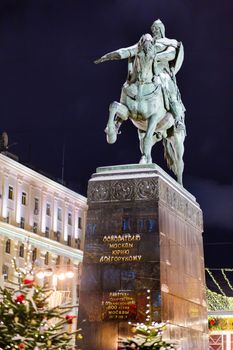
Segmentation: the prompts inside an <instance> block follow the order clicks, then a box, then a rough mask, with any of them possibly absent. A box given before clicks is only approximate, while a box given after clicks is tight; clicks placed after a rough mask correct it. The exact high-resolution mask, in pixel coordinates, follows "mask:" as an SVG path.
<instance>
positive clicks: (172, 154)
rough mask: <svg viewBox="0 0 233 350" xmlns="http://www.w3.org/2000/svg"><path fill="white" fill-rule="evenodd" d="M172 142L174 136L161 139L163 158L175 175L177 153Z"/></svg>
mask: <svg viewBox="0 0 233 350" xmlns="http://www.w3.org/2000/svg"><path fill="white" fill-rule="evenodd" d="M174 143H175V140H174V136H170V137H169V138H166V139H163V146H164V158H165V159H166V161H167V166H168V168H169V169H171V170H172V171H173V173H174V174H175V175H177V173H178V171H177V153H176V149H175V145H174Z"/></svg>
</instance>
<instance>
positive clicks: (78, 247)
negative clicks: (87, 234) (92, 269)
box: [75, 238, 81, 249]
mask: <svg viewBox="0 0 233 350" xmlns="http://www.w3.org/2000/svg"><path fill="white" fill-rule="evenodd" d="M75 243H76V245H77V249H80V246H81V240H80V238H76V239H75Z"/></svg>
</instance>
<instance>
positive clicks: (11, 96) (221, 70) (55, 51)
mask: <svg viewBox="0 0 233 350" xmlns="http://www.w3.org/2000/svg"><path fill="white" fill-rule="evenodd" d="M157 18H160V19H161V20H162V21H163V22H164V24H165V26H166V36H167V37H168V38H175V39H177V40H179V41H182V42H183V44H184V48H185V61H184V63H183V66H182V69H181V70H180V72H179V73H178V74H177V81H178V86H179V89H180V91H181V94H182V99H183V102H184V104H185V107H186V109H187V111H186V126H187V134H188V136H187V138H186V141H185V155H184V161H185V172H184V187H185V188H186V189H188V190H189V191H190V192H191V193H193V194H194V195H195V196H196V197H197V200H198V202H199V203H200V205H201V207H202V209H203V211H204V220H205V229H204V235H203V237H204V243H205V261H206V266H207V267H231V268H233V254H232V251H233V165H232V160H233V133H232V130H233V122H232V118H233V115H232V109H233V108H232V100H233V94H232V93H233V83H232V79H233V74H232V73H233V72H232V70H233V69H232V68H233V64H232V62H233V21H232V18H233V3H232V1H231V0H221V1H217V0H205V1H203V0H96V1H94V0H92V1H88V0H85V1H81V0H73V1H71V0H63V1H61V0H46V1H44V0H40V1H38V0H27V1H26V0H20V1H19V0H14V1H13V0H5V1H4V0H1V2H0V116H1V125H0V131H1V132H2V131H4V130H6V131H7V132H8V135H9V144H10V145H11V144H14V143H17V144H16V145H12V146H11V147H10V149H9V151H10V152H12V153H15V154H17V155H18V156H19V158H20V161H21V162H23V163H24V164H27V165H28V164H30V166H33V167H34V168H35V169H36V170H40V171H43V172H45V173H46V174H50V175H51V176H53V177H54V178H61V174H62V158H63V156H62V155H63V152H64V155H65V157H64V159H65V172H64V178H65V181H66V184H67V186H68V187H70V188H72V189H75V190H76V191H78V192H79V193H81V194H83V195H86V187H87V181H88V179H89V178H90V176H91V174H92V173H93V172H95V169H96V167H98V166H105V165H116V164H126V163H137V162H138V161H139V159H140V152H139V147H138V140H137V132H136V128H135V127H133V125H132V124H131V123H130V122H127V123H125V124H124V125H123V127H122V130H121V131H122V134H121V135H120V136H119V138H118V141H117V143H116V144H114V145H108V144H107V142H106V140H105V134H104V131H103V130H104V128H105V125H106V122H107V117H108V106H109V104H110V103H111V102H112V101H114V100H119V96H120V90H121V86H122V84H123V82H124V81H125V79H126V74H127V61H126V60H125V61H114V62H106V63H103V64H101V65H95V64H93V61H94V60H95V59H96V58H98V57H100V56H102V55H103V54H104V53H106V52H109V51H112V50H114V49H117V48H120V47H126V46H129V45H132V44H134V43H136V42H137V41H138V40H139V38H140V36H141V35H142V34H143V33H146V32H150V26H151V24H152V22H153V21H154V20H155V19H157ZM153 160H154V162H156V163H158V164H159V165H160V166H161V167H163V168H164V169H165V170H166V165H165V162H164V160H163V149H162V145H156V146H155V147H154V150H153ZM231 274H232V276H230V273H229V274H228V277H231V282H232V283H233V273H231ZM222 283H223V282H222ZM208 285H209V286H210V287H211V288H213V285H211V281H209V279H208ZM225 291H226V293H228V295H233V292H232V291H231V290H230V289H229V288H228V289H227V286H226V287H225Z"/></svg>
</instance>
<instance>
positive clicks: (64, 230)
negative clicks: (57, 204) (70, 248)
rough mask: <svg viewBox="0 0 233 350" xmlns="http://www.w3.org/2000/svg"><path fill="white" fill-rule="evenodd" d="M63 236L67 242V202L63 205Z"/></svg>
mask: <svg viewBox="0 0 233 350" xmlns="http://www.w3.org/2000/svg"><path fill="white" fill-rule="evenodd" d="M63 236H64V241H65V242H67V239H68V202H65V203H64V205H63Z"/></svg>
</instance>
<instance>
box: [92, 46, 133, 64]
mask: <svg viewBox="0 0 233 350" xmlns="http://www.w3.org/2000/svg"><path fill="white" fill-rule="evenodd" d="M137 50H138V44H135V45H133V46H130V47H126V48H122V49H119V50H116V51H112V52H109V53H106V54H105V55H104V56H102V57H100V58H99V59H98V60H96V61H94V62H95V63H96V64H98V63H102V62H105V61H112V60H123V59H124V58H128V57H132V56H135V55H136V53H137Z"/></svg>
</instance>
